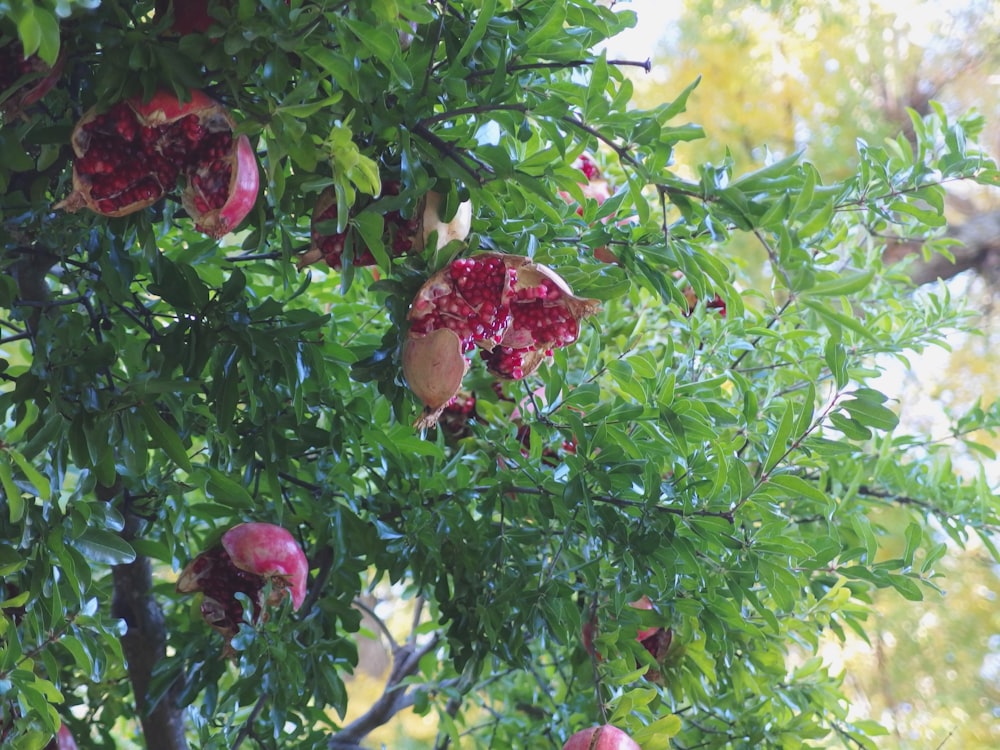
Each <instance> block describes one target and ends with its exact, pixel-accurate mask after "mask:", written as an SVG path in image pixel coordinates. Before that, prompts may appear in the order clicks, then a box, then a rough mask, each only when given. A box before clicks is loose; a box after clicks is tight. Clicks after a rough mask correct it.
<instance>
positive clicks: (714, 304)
mask: <svg viewBox="0 0 1000 750" xmlns="http://www.w3.org/2000/svg"><path fill="white" fill-rule="evenodd" d="M705 308H706V309H708V310H718V311H719V315H721V316H722V317H723V318H724V317H726V301H725V300H724V299H722V297H720V296H719V295H718V294H716V295H715V296H714V297H713V298H712V299H710V300H709V301H708V302H706V303H705Z"/></svg>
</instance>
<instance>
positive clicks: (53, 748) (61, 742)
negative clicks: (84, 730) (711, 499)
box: [45, 724, 77, 750]
mask: <svg viewBox="0 0 1000 750" xmlns="http://www.w3.org/2000/svg"><path fill="white" fill-rule="evenodd" d="M45 750H77V746H76V740H75V739H73V735H72V733H70V731H69V729H67V728H66V725H65V724H60V725H59V731H58V733H56V736H55V737H53V738H52V741H51V742H49V744H48V745H46V746H45Z"/></svg>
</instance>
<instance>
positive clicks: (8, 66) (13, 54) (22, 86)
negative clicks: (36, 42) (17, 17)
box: [0, 41, 65, 117]
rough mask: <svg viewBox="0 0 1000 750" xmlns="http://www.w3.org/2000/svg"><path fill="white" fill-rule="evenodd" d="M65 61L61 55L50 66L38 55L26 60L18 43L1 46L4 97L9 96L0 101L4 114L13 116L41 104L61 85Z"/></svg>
mask: <svg viewBox="0 0 1000 750" xmlns="http://www.w3.org/2000/svg"><path fill="white" fill-rule="evenodd" d="M64 61H65V55H64V54H60V55H59V57H58V58H57V59H56V62H55V65H53V66H51V67H50V66H49V64H48V63H46V62H45V61H44V60H42V59H41V58H40V57H39V56H38V55H29V56H28V57H25V56H24V47H22V46H21V43H20V42H17V41H15V42H10V43H9V44H5V45H4V46H3V47H0V98H3V97H4V96H5V95H6V98H5V99H3V100H2V101H0V113H2V114H4V115H5V116H6V117H13V116H14V115H16V114H19V113H20V112H21V111H22V110H24V109H25V108H26V107H29V106H31V105H32V104H35V103H36V102H38V101H40V100H41V98H42V97H43V96H45V95H46V94H47V93H49V91H51V90H52V87H53V86H55V85H56V83H57V82H58V80H59V76H60V75H62V69H63V62H64ZM22 79H24V80H23V81H22ZM15 86H16V87H17V88H16V89H14V90H13V91H11V89H12V88H14V87H15Z"/></svg>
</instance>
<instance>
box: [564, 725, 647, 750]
mask: <svg viewBox="0 0 1000 750" xmlns="http://www.w3.org/2000/svg"><path fill="white" fill-rule="evenodd" d="M563 750H642V748H641V747H639V745H638V744H636V742H635V740H633V739H632V738H631V737H629V736H628V735H627V734H625V732H623V731H622V730H621V729H619V728H618V727H614V726H611V725H610V724H604V725H602V726H599V727H591V728H590V729H582V730H580V731H579V732H577V733H576V734H574V735H573V736H572V737H570V738H569V739H568V740H567V741H566V744H565V745H563Z"/></svg>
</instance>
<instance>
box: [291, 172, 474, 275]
mask: <svg viewBox="0 0 1000 750" xmlns="http://www.w3.org/2000/svg"><path fill="white" fill-rule="evenodd" d="M399 189H400V184H399V183H398V182H395V181H388V182H386V183H385V184H384V185H383V189H382V195H383V196H387V195H399ZM442 201H443V197H442V196H441V194H440V193H436V192H434V191H433V190H432V191H429V192H428V193H427V194H426V195H425V196H424V197H423V198H422V199H420V201H418V202H417V206H416V209H415V211H414V213H413V216H412V217H410V218H406V217H405V216H403V215H402V213H401V212H400V211H399V210H393V211H387V212H386V213H385V214H384V215H383V216H384V219H383V221H384V224H383V227H384V229H383V233H382V238H383V241H384V242H385V246H386V249H387V250H388V252H389V255H390V256H392V257H394V258H395V257H400V256H403V255H406V254H408V253H419V252H421V251H423V250H424V249H425V248H426V247H427V242H428V241H429V240H430V237H431V234H432V233H434V232H437V246H438V247H443V246H445V245H447V244H448V243H449V242H451V241H452V240H464V239H465V238H466V237H467V236H468V234H469V230H470V228H471V226H472V204H471V203H469V201H464V202H463V203H462V204H461V205H460V206H459V207H458V211H457V212H456V213H455V216H454V217H453V218H452V220H451V221H449V222H446V221H444V220H443V219H442V218H441V213H440V211H441V203H442ZM358 208H359V209H360V208H365V206H360V207H358ZM336 219H337V197H336V193H335V191H334V190H333V188H327V189H326V190H324V191H323V192H322V193H321V194H320V196H319V198H318V199H317V201H316V205H315V207H314V208H313V215H312V247H311V248H309V250H308V251H307V252H306V253H305V254H304V255H303V256H302V258H301V260H300V261H299V268H303V267H304V266H308V265H310V264H312V263H316V262H317V261H319V260H323V261H325V262H326V264H327V265H328V266H330V267H331V268H340V267H341V265H342V263H343V255H344V246H345V243H346V241H347V232H346V231H344V232H336V231H334V232H332V233H327V234H324V233H323V232H322V231H320V228H319V227H320V225H321V224H322V223H323V222H333V221H336ZM353 252H354V259H353V261H352V263H353V264H354V265H355V266H374V265H375V256H374V255H372V252H371V250H369V249H368V247H366V246H364V245H361V246H357V245H355V247H354V251H353Z"/></svg>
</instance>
